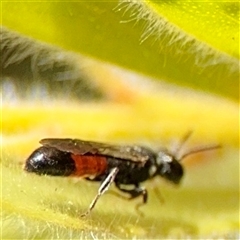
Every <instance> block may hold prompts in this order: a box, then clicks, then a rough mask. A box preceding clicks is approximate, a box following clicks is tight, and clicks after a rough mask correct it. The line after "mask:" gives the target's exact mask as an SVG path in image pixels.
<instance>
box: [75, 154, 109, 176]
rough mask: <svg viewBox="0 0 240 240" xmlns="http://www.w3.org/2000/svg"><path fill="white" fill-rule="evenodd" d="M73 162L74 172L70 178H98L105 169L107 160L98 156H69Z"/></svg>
mask: <svg viewBox="0 0 240 240" xmlns="http://www.w3.org/2000/svg"><path fill="white" fill-rule="evenodd" d="M71 157H72V159H73V160H74V162H75V166H76V171H75V172H74V173H73V174H72V176H78V177H87V176H98V175H100V174H101V173H104V172H105V170H106V168H107V158H106V157H103V156H98V155H74V154H72V155H71Z"/></svg>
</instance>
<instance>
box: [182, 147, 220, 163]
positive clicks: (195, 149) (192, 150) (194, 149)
mask: <svg viewBox="0 0 240 240" xmlns="http://www.w3.org/2000/svg"><path fill="white" fill-rule="evenodd" d="M221 147H222V146H221V145H220V144H218V145H212V146H205V147H198V148H193V149H191V150H190V151H188V152H187V153H185V154H183V155H182V156H181V158H180V159H179V161H182V160H183V159H184V158H186V157H188V156H189V155H192V154H195V153H199V152H205V151H211V150H214V149H218V148H221Z"/></svg>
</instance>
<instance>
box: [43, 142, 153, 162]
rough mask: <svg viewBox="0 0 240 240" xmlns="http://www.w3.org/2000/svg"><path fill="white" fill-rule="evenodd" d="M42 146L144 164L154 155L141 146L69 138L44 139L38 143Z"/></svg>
mask: <svg viewBox="0 0 240 240" xmlns="http://www.w3.org/2000/svg"><path fill="white" fill-rule="evenodd" d="M40 143H41V144H42V145H44V146H49V147H54V148H57V149H58V150H60V151H65V152H71V153H73V154H79V155H84V154H87V153H91V154H98V155H107V156H111V157H115V158H120V159H123V160H131V161H134V162H143V163H144V162H146V161H147V160H148V159H149V158H150V157H151V156H152V155H153V154H154V153H153V152H152V151H151V150H150V149H148V148H145V147H141V146H136V145H133V146H121V145H111V144H105V143H100V142H92V141H83V140H80V139H71V138H65V139H61V138H45V139H42V140H41V141H40Z"/></svg>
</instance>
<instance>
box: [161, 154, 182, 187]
mask: <svg viewBox="0 0 240 240" xmlns="http://www.w3.org/2000/svg"><path fill="white" fill-rule="evenodd" d="M157 164H158V174H159V175H160V176H161V177H163V178H164V179H166V180H168V181H169V182H172V183H174V184H179V183H180V181H181V179H182V177H183V174H184V170H183V167H182V165H181V163H180V162H179V161H178V160H177V159H176V158H175V157H174V156H172V155H170V154H168V153H165V152H159V153H158V156H157Z"/></svg>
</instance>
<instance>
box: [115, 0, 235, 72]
mask: <svg viewBox="0 0 240 240" xmlns="http://www.w3.org/2000/svg"><path fill="white" fill-rule="evenodd" d="M163 4H164V3H163ZM114 11H116V12H120V13H121V14H122V18H124V20H121V21H120V23H133V25H136V24H137V23H139V22H141V24H142V30H141V33H140V36H139V43H140V44H142V43H144V42H146V41H147V40H150V41H152V44H157V48H156V49H157V51H159V52H161V51H163V50H164V52H168V53H170V54H173V55H176V56H177V57H178V58H179V59H178V60H179V61H183V60H184V61H185V60H186V58H194V59H193V61H194V64H195V65H197V66H198V67H199V68H205V67H209V66H215V65H219V64H220V65H221V64H223V65H225V64H226V63H228V64H227V65H228V72H229V74H230V73H231V72H236V71H238V69H239V64H238V60H237V59H235V58H231V57H230V56H228V55H227V54H224V53H223V52H219V51H218V50H216V49H213V48H212V47H211V46H210V45H208V44H207V43H204V42H202V41H200V40H198V39H197V38H195V37H194V36H193V35H190V34H188V33H187V32H185V31H183V30H182V29H181V28H180V27H178V26H177V25H176V24H174V23H172V22H170V21H169V20H168V19H166V18H165V17H164V16H161V15H160V14H159V13H157V12H156V10H155V9H153V8H152V7H151V6H150V5H149V4H148V3H146V2H145V1H142V0H119V3H118V5H117V6H116V7H115V8H114ZM181 53H187V55H186V54H184V58H182V54H181ZM229 61H230V62H231V63H232V64H229Z"/></svg>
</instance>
